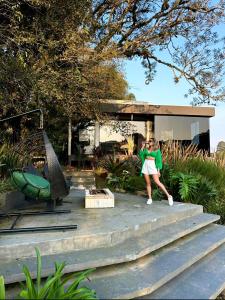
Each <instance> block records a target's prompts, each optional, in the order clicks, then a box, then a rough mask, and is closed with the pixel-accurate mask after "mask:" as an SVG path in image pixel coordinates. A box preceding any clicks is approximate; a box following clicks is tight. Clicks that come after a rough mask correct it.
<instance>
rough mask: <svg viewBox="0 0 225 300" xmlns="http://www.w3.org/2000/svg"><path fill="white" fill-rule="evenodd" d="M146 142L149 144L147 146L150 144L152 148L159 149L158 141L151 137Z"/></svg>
mask: <svg viewBox="0 0 225 300" xmlns="http://www.w3.org/2000/svg"><path fill="white" fill-rule="evenodd" d="M147 144H149V146H150V145H152V148H153V150H157V149H159V143H158V142H157V141H156V140H155V139H153V138H151V139H150V140H149V141H148V142H147Z"/></svg>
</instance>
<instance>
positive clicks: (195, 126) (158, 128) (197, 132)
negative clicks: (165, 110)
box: [154, 116, 210, 150]
mask: <svg viewBox="0 0 225 300" xmlns="http://www.w3.org/2000/svg"><path fill="white" fill-rule="evenodd" d="M154 126H155V138H156V140H158V141H161V142H165V141H168V140H176V141H180V142H181V143H182V144H183V145H187V144H190V143H193V144H196V145H198V148H199V149H204V150H209V148H210V145H209V118H207V117H184V116H155V122H154Z"/></svg>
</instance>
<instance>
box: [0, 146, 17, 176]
mask: <svg viewBox="0 0 225 300" xmlns="http://www.w3.org/2000/svg"><path fill="white" fill-rule="evenodd" d="M11 150H12V149H11V147H10V145H9V144H2V145H1V146H0V164H5V165H4V166H2V167H1V168H0V175H1V176H2V177H6V176H9V170H10V169H13V168H18V167H21V161H20V160H19V156H18V154H16V153H13V152H12V151H11Z"/></svg>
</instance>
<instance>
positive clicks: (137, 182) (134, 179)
mask: <svg viewBox="0 0 225 300" xmlns="http://www.w3.org/2000/svg"><path fill="white" fill-rule="evenodd" d="M125 188H126V190H127V191H130V192H136V191H142V190H145V189H146V184H145V179H144V177H143V176H129V178H128V179H127V182H126V186H125Z"/></svg>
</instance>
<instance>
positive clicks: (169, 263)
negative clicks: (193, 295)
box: [85, 225, 225, 299]
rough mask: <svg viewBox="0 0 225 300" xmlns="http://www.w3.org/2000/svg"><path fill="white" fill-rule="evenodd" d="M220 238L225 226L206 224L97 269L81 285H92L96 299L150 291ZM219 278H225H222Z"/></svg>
mask: <svg viewBox="0 0 225 300" xmlns="http://www.w3.org/2000/svg"><path fill="white" fill-rule="evenodd" d="M224 242H225V227H224V226H220V225H209V226H207V227H206V228H204V229H201V230H199V231H197V232H195V233H192V234H190V235H189V236H187V237H185V238H181V239H180V240H178V241H176V242H174V243H172V244H170V245H168V246H166V247H164V248H162V249H160V250H157V251H155V252H153V253H151V254H149V255H147V256H145V257H143V258H141V259H139V260H137V261H134V262H129V263H125V264H121V265H116V266H110V267H105V268H102V269H98V270H96V272H95V273H94V274H93V275H91V276H90V280H91V281H90V282H86V283H85V285H86V286H89V287H91V288H93V289H95V290H96V292H97V295H98V297H99V298H100V299H132V298H137V297H140V296H144V295H147V294H151V293H152V292H153V291H155V290H157V289H159V288H160V287H161V286H163V285H164V284H165V283H167V282H169V281H170V280H171V279H173V278H175V277H176V276H178V275H179V274H181V273H182V272H183V271H184V270H186V269H188V268H189V267H190V266H191V265H193V264H195V263H196V262H197V261H199V260H200V259H202V258H203V257H204V256H206V255H207V254H209V253H211V252H212V251H213V250H215V249H216V248H218V247H219V246H220V245H222V244H223V243H224ZM223 257H224V256H223ZM220 264H224V259H223V260H222V261H220ZM223 268H224V266H223ZM211 280H213V278H211ZM221 281H223V282H225V278H223V279H222V280H221ZM199 289H200V286H199ZM163 298H164V299H169V298H170V297H169V298H166V297H163ZM176 299H177V298H176ZM178 299H179V298H178Z"/></svg>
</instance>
